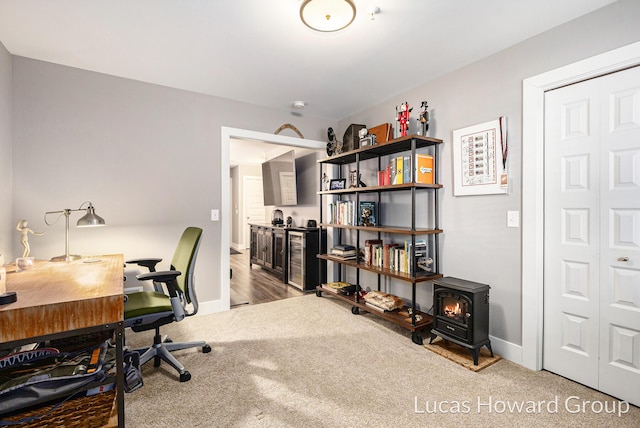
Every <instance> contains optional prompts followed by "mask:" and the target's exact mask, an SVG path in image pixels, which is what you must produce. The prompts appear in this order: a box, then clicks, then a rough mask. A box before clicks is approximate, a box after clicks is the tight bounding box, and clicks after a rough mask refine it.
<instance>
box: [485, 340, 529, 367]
mask: <svg viewBox="0 0 640 428" xmlns="http://www.w3.org/2000/svg"><path fill="white" fill-rule="evenodd" d="M489 339H490V340H491V349H493V352H495V353H496V354H498V355H500V356H501V357H502V358H504V359H505V360H509V361H513V362H514V363H516V364H520V365H522V346H521V345H516V344H514V343H511V342H507V341H506V340H503V339H500V338H497V337H493V336H491V335H489Z"/></svg>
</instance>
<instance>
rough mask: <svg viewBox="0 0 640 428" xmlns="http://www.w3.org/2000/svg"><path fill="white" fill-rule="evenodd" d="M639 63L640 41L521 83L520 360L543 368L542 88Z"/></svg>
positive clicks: (531, 365) (574, 81) (556, 86)
mask: <svg viewBox="0 0 640 428" xmlns="http://www.w3.org/2000/svg"><path fill="white" fill-rule="evenodd" d="M637 65H640V42H636V43H632V44H630V45H627V46H624V47H621V48H618V49H614V50H612V51H609V52H605V53H603V54H600V55H596V56H594V57H591V58H587V59H585V60H582V61H578V62H576V63H573V64H569V65H566V66H563V67H560V68H557V69H555V70H551V71H548V72H545V73H542V74H538V75H536V76H532V77H530V78H527V79H524V80H523V82H522V365H523V366H525V367H527V368H529V369H532V370H541V369H542V343H543V309H544V307H543V306H544V304H543V292H544V233H543V232H544V168H543V165H544V93H545V92H546V91H549V90H552V89H556V88H560V87H562V86H566V85H570V84H573V83H577V82H580V81H583V80H587V79H591V78H594V77H598V76H601V75H605V74H608V73H613V72H616V71H620V70H623V69H625V68H629V67H633V66H637Z"/></svg>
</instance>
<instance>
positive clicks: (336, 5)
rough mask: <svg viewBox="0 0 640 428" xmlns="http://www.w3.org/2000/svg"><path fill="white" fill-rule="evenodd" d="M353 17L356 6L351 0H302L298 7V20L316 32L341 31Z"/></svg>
mask: <svg viewBox="0 0 640 428" xmlns="http://www.w3.org/2000/svg"><path fill="white" fill-rule="evenodd" d="M355 17H356V6H355V5H354V4H353V1H351V0H304V1H303V2H302V6H300V19H302V22H304V24H305V25H306V26H307V27H309V28H311V29H313V30H316V31H323V32H331V31H338V30H342V29H343V28H346V27H348V26H349V24H351V23H352V22H353V20H354V19H355Z"/></svg>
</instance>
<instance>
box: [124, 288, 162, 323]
mask: <svg viewBox="0 0 640 428" xmlns="http://www.w3.org/2000/svg"><path fill="white" fill-rule="evenodd" d="M172 310H173V309H172V308H171V301H170V300H169V296H167V295H166V294H163V293H158V292H155V291H140V292H137V293H131V294H127V301H126V302H125V303H124V318H125V319H130V318H135V317H139V316H143V315H148V314H156V313H159V312H171V311H172Z"/></svg>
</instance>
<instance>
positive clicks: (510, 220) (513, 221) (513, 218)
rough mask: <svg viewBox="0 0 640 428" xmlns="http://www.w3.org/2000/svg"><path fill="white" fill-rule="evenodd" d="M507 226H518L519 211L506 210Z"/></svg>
mask: <svg viewBox="0 0 640 428" xmlns="http://www.w3.org/2000/svg"><path fill="white" fill-rule="evenodd" d="M507 227H520V211H507Z"/></svg>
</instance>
